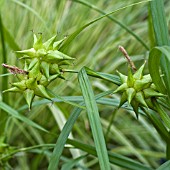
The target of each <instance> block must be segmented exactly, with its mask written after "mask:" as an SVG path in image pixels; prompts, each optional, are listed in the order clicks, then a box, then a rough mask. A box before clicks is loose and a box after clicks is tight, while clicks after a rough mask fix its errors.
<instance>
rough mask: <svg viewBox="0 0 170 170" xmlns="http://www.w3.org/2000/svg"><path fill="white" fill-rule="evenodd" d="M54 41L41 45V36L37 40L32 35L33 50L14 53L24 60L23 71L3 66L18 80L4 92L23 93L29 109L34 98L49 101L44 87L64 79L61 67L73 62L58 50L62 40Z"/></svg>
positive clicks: (50, 40) (53, 39)
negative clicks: (37, 97)
mask: <svg viewBox="0 0 170 170" xmlns="http://www.w3.org/2000/svg"><path fill="white" fill-rule="evenodd" d="M55 39H56V36H54V37H52V38H50V39H49V40H47V41H46V42H45V43H43V42H42V35H41V34H40V36H39V38H37V36H36V35H35V34H34V43H33V48H30V49H28V50H22V51H16V53H17V54H18V55H19V57H20V59H24V60H25V65H24V69H20V68H18V67H16V66H10V65H7V64H3V66H4V67H6V68H7V69H8V70H9V71H10V72H11V73H13V74H15V75H16V76H17V78H18V80H19V81H18V82H15V83H12V88H10V89H8V90H5V91H4V92H21V93H23V95H24V97H25V99H26V102H27V104H28V106H29V109H31V106H32V101H33V99H34V97H35V96H39V97H42V98H46V99H49V100H51V97H50V95H49V94H48V92H47V88H46V87H47V86H48V85H49V84H50V83H51V82H52V81H53V80H55V79H57V78H62V79H64V77H63V76H62V66H64V65H69V64H70V63H69V61H72V60H74V58H72V57H69V56H68V55H66V54H64V53H62V52H60V51H59V50H58V49H59V47H60V45H61V44H62V42H63V41H64V39H63V40H59V41H56V42H55Z"/></svg>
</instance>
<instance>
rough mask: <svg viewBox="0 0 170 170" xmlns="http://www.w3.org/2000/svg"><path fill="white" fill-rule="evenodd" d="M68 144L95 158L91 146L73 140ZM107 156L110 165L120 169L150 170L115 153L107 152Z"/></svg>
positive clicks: (94, 151)
mask: <svg viewBox="0 0 170 170" xmlns="http://www.w3.org/2000/svg"><path fill="white" fill-rule="evenodd" d="M67 143H68V144H71V145H73V146H75V147H76V148H78V149H81V150H82V151H85V152H87V153H88V154H91V155H94V156H97V152H96V149H95V147H93V146H91V145H86V144H83V143H81V142H78V141H75V140H70V139H68V140H67ZM108 155H109V160H110V162H111V163H112V164H115V165H118V166H120V167H123V168H125V169H129V170H151V168H150V167H148V166H146V165H143V164H141V163H139V162H137V161H134V160H132V159H129V158H127V157H125V156H122V155H120V154H117V153H113V152H110V151H109V152H108Z"/></svg>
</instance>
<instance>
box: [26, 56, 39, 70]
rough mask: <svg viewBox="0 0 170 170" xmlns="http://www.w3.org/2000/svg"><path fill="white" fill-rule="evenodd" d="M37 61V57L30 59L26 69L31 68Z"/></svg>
mask: <svg viewBox="0 0 170 170" xmlns="http://www.w3.org/2000/svg"><path fill="white" fill-rule="evenodd" d="M37 62H38V58H34V59H32V60H31V63H30V64H29V67H28V70H31V69H32V68H33V67H34V66H35V64H36V63H37Z"/></svg>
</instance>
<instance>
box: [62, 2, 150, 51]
mask: <svg viewBox="0 0 170 170" xmlns="http://www.w3.org/2000/svg"><path fill="white" fill-rule="evenodd" d="M149 1H150V0H146V1H141V2H137V3H133V4H130V5H127V6H125V7H122V8H119V9H117V10H114V11H112V12H110V13H108V14H105V15H103V16H101V17H99V18H97V19H95V20H93V21H91V22H89V23H87V24H85V25H84V26H82V27H80V28H79V29H77V30H76V31H75V32H73V33H72V34H71V35H69V36H68V37H67V38H66V39H65V41H64V42H63V44H62V45H61V47H60V48H59V50H60V51H63V50H64V49H65V48H66V47H67V46H68V45H69V44H70V43H71V42H72V41H73V40H74V38H75V37H77V35H78V34H80V33H81V32H82V31H83V30H84V29H86V28H87V27H89V26H90V25H92V24H94V23H96V22H97V21H99V20H101V19H103V18H105V17H108V16H110V15H111V14H114V13H116V12H118V11H120V10H123V9H125V8H128V7H132V6H135V5H139V4H141V3H146V2H149Z"/></svg>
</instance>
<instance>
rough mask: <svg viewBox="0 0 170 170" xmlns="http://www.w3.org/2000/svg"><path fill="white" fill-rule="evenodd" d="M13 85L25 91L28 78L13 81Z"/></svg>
mask: <svg viewBox="0 0 170 170" xmlns="http://www.w3.org/2000/svg"><path fill="white" fill-rule="evenodd" d="M12 85H13V86H15V87H17V88H19V89H20V90H22V91H23V90H25V89H26V80H22V81H20V82H16V83H12Z"/></svg>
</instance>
